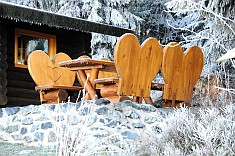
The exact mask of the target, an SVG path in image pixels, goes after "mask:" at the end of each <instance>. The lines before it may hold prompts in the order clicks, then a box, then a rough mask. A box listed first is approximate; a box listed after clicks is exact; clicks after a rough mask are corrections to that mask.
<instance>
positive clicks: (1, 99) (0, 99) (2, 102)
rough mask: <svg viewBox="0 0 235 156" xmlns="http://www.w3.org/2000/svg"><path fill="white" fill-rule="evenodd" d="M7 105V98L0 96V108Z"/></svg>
mask: <svg viewBox="0 0 235 156" xmlns="http://www.w3.org/2000/svg"><path fill="white" fill-rule="evenodd" d="M6 104H7V97H6V96H3V95H1V94H0V106H1V105H6Z"/></svg>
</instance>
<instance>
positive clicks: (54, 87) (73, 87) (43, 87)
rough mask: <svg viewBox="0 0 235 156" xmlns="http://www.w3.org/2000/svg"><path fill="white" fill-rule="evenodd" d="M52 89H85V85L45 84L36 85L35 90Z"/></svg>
mask: <svg viewBox="0 0 235 156" xmlns="http://www.w3.org/2000/svg"><path fill="white" fill-rule="evenodd" d="M50 89H64V90H74V91H75V90H83V89H84V88H83V87H78V86H65V85H43V86H36V87H35V90H37V91H40V90H50Z"/></svg>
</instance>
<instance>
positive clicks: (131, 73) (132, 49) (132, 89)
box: [114, 33, 162, 97]
mask: <svg viewBox="0 0 235 156" xmlns="http://www.w3.org/2000/svg"><path fill="white" fill-rule="evenodd" d="M114 62H115V66H116V69H117V72H118V74H119V76H120V81H119V86H118V87H119V89H118V94H119V95H131V96H143V97H150V90H151V82H152V80H153V79H154V77H155V76H156V74H157V73H158V71H159V69H160V65H161V62H162V47H161V45H160V44H159V42H158V40H157V39H155V38H149V39H147V40H146V41H145V42H144V43H143V44H142V45H141V46H140V44H139V41H138V39H137V37H136V36H135V35H133V34H129V33H127V34H124V35H123V36H121V37H120V38H119V40H118V42H117V43H116V46H115V49H114Z"/></svg>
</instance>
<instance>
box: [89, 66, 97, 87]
mask: <svg viewBox="0 0 235 156" xmlns="http://www.w3.org/2000/svg"><path fill="white" fill-rule="evenodd" d="M98 74H99V69H98V68H94V69H91V77H90V79H89V80H90V82H91V85H92V87H93V88H95V83H94V80H95V79H97V78H98Z"/></svg>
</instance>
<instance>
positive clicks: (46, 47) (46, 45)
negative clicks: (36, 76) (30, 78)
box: [15, 28, 56, 68]
mask: <svg viewBox="0 0 235 156" xmlns="http://www.w3.org/2000/svg"><path fill="white" fill-rule="evenodd" d="M35 50H42V51H44V52H45V53H47V54H48V55H49V57H50V58H52V57H54V56H55V54H56V36H55V35H49V34H45V33H41V32H35V31H30V30H24V29H18V28H16V29H15V67H20V68H27V59H28V56H29V54H30V53H32V52H33V51H35ZM39 59H40V58H39Z"/></svg>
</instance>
